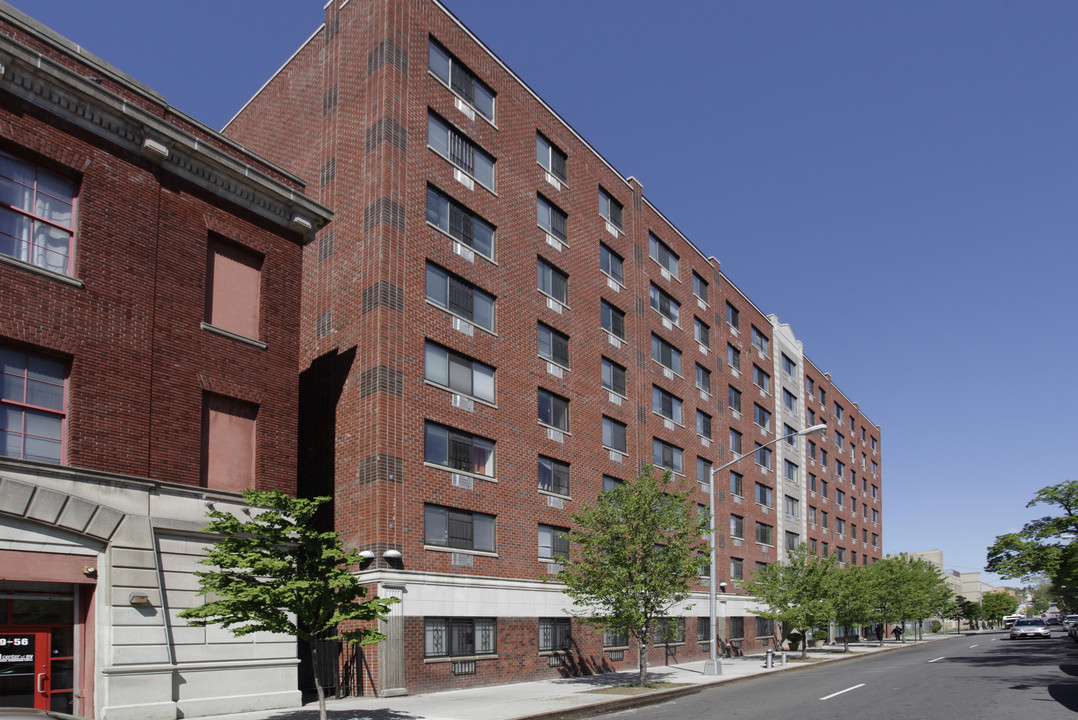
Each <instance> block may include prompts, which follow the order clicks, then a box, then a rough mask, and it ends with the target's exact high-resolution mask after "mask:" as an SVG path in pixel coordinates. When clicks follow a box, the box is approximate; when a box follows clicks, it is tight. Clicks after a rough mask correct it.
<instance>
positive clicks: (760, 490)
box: [756, 483, 775, 507]
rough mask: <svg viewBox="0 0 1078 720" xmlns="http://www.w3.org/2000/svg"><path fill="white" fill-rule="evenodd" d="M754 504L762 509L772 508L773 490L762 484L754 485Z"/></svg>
mask: <svg viewBox="0 0 1078 720" xmlns="http://www.w3.org/2000/svg"><path fill="white" fill-rule="evenodd" d="M756 502H757V503H759V504H760V505H763V506H764V507H774V504H775V498H774V490H772V489H771V488H769V487H768V486H767V485H764V484H763V483H756Z"/></svg>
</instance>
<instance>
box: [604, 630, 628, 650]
mask: <svg viewBox="0 0 1078 720" xmlns="http://www.w3.org/2000/svg"><path fill="white" fill-rule="evenodd" d="M628 645H629V635H628V633H626V632H625V631H624V630H616V629H612V628H603V647H604V648H620V647H628Z"/></svg>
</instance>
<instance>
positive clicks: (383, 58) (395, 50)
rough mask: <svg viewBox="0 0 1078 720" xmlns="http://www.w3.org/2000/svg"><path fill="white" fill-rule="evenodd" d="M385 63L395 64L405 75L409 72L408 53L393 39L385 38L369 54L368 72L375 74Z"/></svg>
mask: <svg viewBox="0 0 1078 720" xmlns="http://www.w3.org/2000/svg"><path fill="white" fill-rule="evenodd" d="M385 63H389V64H390V65H393V66H394V67H396V68H397V69H398V70H400V71H401V73H403V74H404V75H407V74H408V53H407V51H405V50H404V48H402V47H401V46H400V45H397V43H395V42H393V41H392V40H383V41H382V42H380V43H378V44H377V45H375V46H374V49H373V50H371V51H370V52H369V53H368V54H367V74H368V75H371V74H373V73H374V71H375V70H377V69H378V68H380V67H382V65H384V64H385Z"/></svg>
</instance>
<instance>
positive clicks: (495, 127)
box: [427, 67, 499, 130]
mask: <svg viewBox="0 0 1078 720" xmlns="http://www.w3.org/2000/svg"><path fill="white" fill-rule="evenodd" d="M427 75H429V76H431V77H432V78H434V80H435V81H436V82H437V83H438V84H439V85H441V86H442V87H444V88H445V89H446V90H448V91H449V94H450V95H452V96H453V97H455V98H460V101H461V102H462V103H464V104H465V105H467V106H468V107H470V108H471V109H472V111H473V112H474V113H475V116H476V117H481V118H483V119H484V120H486V121H487V124H488V125H490V126H491V127H492V128H494V129H495V130H498V129H499V128H498V125H497V123H495V122H494V120H493V118H488V117H487V116H486V115H484V114H483V113H481V112H479V111H478V110H476V109H475V105H473V104H472V103H470V102H468V101H467V100H466V99H465V98H463V97H461V96H460V94H459V93H458V92H457V91H456V90H454V89H453V88H452V87H451V86H450V85H447V84H446V82H445V81H444V80H442V79H441V78H440V77H438V76H437V75H435V74H434V73H433V72H431V70H430V68H429V67H428V68H427Z"/></svg>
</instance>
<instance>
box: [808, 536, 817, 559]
mask: <svg viewBox="0 0 1078 720" xmlns="http://www.w3.org/2000/svg"><path fill="white" fill-rule="evenodd" d="M809 550H811V551H812V554H813V555H815V554H816V539H815V538H809Z"/></svg>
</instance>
